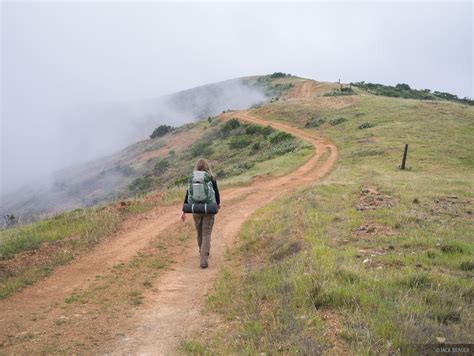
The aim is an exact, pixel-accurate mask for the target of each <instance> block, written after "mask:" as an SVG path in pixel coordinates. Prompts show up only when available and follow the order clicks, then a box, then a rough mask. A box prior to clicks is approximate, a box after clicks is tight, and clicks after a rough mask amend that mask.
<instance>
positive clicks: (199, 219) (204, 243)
mask: <svg viewBox="0 0 474 356" xmlns="http://www.w3.org/2000/svg"><path fill="white" fill-rule="evenodd" d="M214 217H215V215H206V214H193V219H194V225H195V226H196V231H197V242H198V246H199V251H200V252H201V264H202V263H207V259H208V257H209V251H210V250H211V233H212V226H213V225H214Z"/></svg>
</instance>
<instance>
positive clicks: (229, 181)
mask: <svg viewBox="0 0 474 356" xmlns="http://www.w3.org/2000/svg"><path fill="white" fill-rule="evenodd" d="M144 149H145V150H144ZM137 150H139V152H141V153H139V154H137V152H136V151H137ZM143 150H144V151H143ZM311 153H312V149H311V147H310V146H308V145H306V144H305V143H303V142H301V141H300V140H297V139H295V138H294V137H293V136H291V135H288V134H286V133H283V132H279V131H275V130H273V129H272V128H270V127H267V128H262V127H260V126H256V125H250V124H240V123H239V122H238V121H236V120H230V121H228V122H225V123H224V122H222V121H220V120H218V119H216V118H211V117H210V118H208V119H205V120H201V121H198V122H196V123H193V124H187V125H185V126H182V127H179V128H177V129H175V130H174V131H173V132H171V133H169V134H167V135H165V136H163V137H161V138H159V139H153V140H148V141H144V142H141V143H138V144H137V145H134V146H131V147H130V148H129V149H127V150H126V151H125V152H122V153H121V156H120V157H121V161H119V162H118V163H117V164H118V165H120V167H128V168H127V169H129V170H132V171H134V172H140V173H141V175H140V176H137V174H136V173H135V176H136V178H135V179H133V180H130V183H129V185H128V186H127V187H126V189H127V190H128V192H129V194H126V196H130V195H133V196H135V198H134V199H129V200H126V201H122V202H121V203H120V202H119V203H113V204H111V205H102V206H96V207H92V208H85V209H75V210H73V211H69V212H64V213H61V214H58V215H56V216H54V217H52V218H48V219H44V220H41V221H38V222H35V223H32V224H25V225H22V226H19V227H17V228H12V229H7V230H3V231H0V298H3V297H6V296H8V295H9V294H11V293H12V292H14V291H16V290H18V289H19V288H21V287H22V286H24V285H27V284H31V283H34V282H35V281H36V280H38V279H39V278H42V277H44V276H45V275H48V274H49V273H50V272H51V271H52V270H53V269H54V268H55V267H56V266H58V265H61V264H64V263H66V262H68V261H70V260H71V259H72V258H74V256H76V255H77V254H79V253H81V252H82V251H84V250H86V249H88V248H90V247H91V246H93V245H95V244H96V243H97V242H99V241H100V240H101V239H102V238H104V237H105V236H109V235H111V234H113V233H114V232H115V231H116V230H117V229H118V228H119V227H120V226H121V224H122V223H123V222H124V221H125V220H126V219H127V218H130V217H131V216H132V215H135V214H139V213H141V212H144V211H146V210H149V209H152V208H154V207H157V206H165V205H170V204H179V203H181V201H182V199H183V198H184V192H185V190H186V185H187V179H188V178H189V176H190V174H191V172H192V170H193V167H194V164H195V163H196V161H197V159H198V158H199V157H201V156H204V157H206V158H208V159H209V161H210V162H211V165H212V166H213V167H215V170H216V172H215V174H216V176H217V179H218V181H219V186H220V187H221V189H224V188H226V187H229V186H235V185H246V184H249V183H250V182H251V180H252V179H253V178H255V177H265V176H279V175H283V174H285V173H287V172H289V171H291V170H293V169H295V168H296V167H297V166H299V165H301V164H302V163H303V162H304V161H305V160H307V159H308V157H309V156H310V155H311ZM105 169H107V168H105ZM108 169H109V170H110V169H111V168H108ZM112 169H113V168H112ZM150 192H153V193H152V194H151V195H147V193H150Z"/></svg>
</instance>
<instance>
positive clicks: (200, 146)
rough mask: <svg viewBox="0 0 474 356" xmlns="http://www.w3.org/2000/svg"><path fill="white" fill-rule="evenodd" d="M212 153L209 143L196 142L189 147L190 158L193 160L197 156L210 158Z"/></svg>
mask: <svg viewBox="0 0 474 356" xmlns="http://www.w3.org/2000/svg"><path fill="white" fill-rule="evenodd" d="M213 153H214V149H213V148H212V147H211V143H210V142H207V141H199V142H196V143H195V144H194V145H193V146H192V147H191V156H192V157H193V158H195V157H198V156H210V155H212V154H213Z"/></svg>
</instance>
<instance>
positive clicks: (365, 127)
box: [357, 122, 375, 130]
mask: <svg viewBox="0 0 474 356" xmlns="http://www.w3.org/2000/svg"><path fill="white" fill-rule="evenodd" d="M371 127H375V124H372V123H370V122H364V123H363V124H360V125H359V126H358V127H357V128H358V129H359V130H363V129H369V128H371Z"/></svg>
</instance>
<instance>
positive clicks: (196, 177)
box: [188, 171, 216, 204]
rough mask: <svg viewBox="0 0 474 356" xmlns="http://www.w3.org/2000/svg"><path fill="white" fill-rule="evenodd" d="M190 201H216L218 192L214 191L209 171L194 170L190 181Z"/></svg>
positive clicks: (191, 202)
mask: <svg viewBox="0 0 474 356" xmlns="http://www.w3.org/2000/svg"><path fill="white" fill-rule="evenodd" d="M188 203H189V204H196V203H201V204H210V203H216V193H215V192H214V188H213V186H212V181H211V178H210V177H209V174H208V173H207V172H205V171H194V172H193V175H192V177H191V178H190V179H189V182H188Z"/></svg>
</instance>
